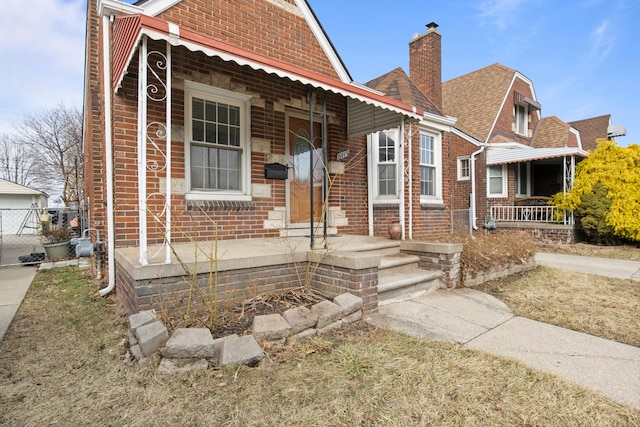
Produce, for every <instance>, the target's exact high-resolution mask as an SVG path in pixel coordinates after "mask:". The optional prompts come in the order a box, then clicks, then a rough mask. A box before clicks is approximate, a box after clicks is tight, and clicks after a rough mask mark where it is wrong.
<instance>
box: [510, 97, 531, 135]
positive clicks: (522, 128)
mask: <svg viewBox="0 0 640 427" xmlns="http://www.w3.org/2000/svg"><path fill="white" fill-rule="evenodd" d="M514 112H515V129H514V130H515V132H516V133H517V134H519V135H525V136H526V135H527V134H528V129H527V128H528V126H529V108H528V107H527V106H526V105H522V104H515V109H514Z"/></svg>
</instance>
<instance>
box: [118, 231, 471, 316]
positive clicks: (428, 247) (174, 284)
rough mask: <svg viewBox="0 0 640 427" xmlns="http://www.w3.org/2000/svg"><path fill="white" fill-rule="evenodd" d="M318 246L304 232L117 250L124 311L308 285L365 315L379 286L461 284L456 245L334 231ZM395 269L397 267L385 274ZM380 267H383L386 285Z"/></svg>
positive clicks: (232, 299) (225, 300) (222, 299)
mask: <svg viewBox="0 0 640 427" xmlns="http://www.w3.org/2000/svg"><path fill="white" fill-rule="evenodd" d="M318 246H320V248H317V249H313V250H312V249H311V248H310V247H309V238H308V237H281V238H264V239H242V240H221V241H202V242H193V243H176V244H172V245H171V247H170V251H171V259H170V262H169V263H166V262H165V259H164V255H163V254H164V252H165V248H163V246H162V245H158V246H153V247H149V250H150V252H149V258H148V259H149V261H150V262H149V264H148V265H142V264H140V262H139V261H138V259H139V257H138V253H139V248H137V247H129V248H119V249H116V257H115V258H116V259H115V264H116V290H117V295H118V298H119V299H120V301H121V302H122V303H123V305H124V307H125V308H126V310H127V311H128V312H129V313H136V312H138V311H141V310H147V309H156V310H158V311H161V312H174V313H175V312H176V311H180V310H183V309H184V308H185V307H186V306H187V304H192V305H193V306H196V305H198V304H206V303H210V302H212V301H213V300H214V299H215V300H216V301H218V302H219V303H221V304H224V303H234V302H240V301H243V300H246V299H248V298H252V297H254V296H256V295H260V294H264V293H272V292H286V291H288V290H292V289H296V288H300V287H303V286H306V287H309V288H310V289H312V290H314V291H316V292H318V293H320V294H322V295H324V296H326V297H335V296H337V295H340V294H342V293H345V292H350V293H352V294H354V295H356V296H359V297H361V298H362V299H363V303H364V310H365V312H373V311H375V310H376V309H377V307H378V302H379V291H382V287H386V288H387V289H390V288H393V289H392V290H393V291H394V296H397V295H398V294H402V293H403V292H404V291H403V290H402V289H400V287H404V286H407V292H413V291H416V290H418V291H424V290H425V289H426V288H427V285H426V284H425V283H426V282H427V281H429V282H430V284H429V285H428V287H429V288H430V287H431V286H437V287H441V286H446V287H452V286H456V285H457V284H458V281H459V272H460V252H461V251H462V245H460V244H453V243H431V242H419V241H397V240H390V239H387V238H380V237H369V236H356V235H336V236H330V237H328V238H327V239H326V245H325V241H322V242H321V240H320V239H318ZM154 254H158V255H157V256H154ZM154 260H156V262H155V263H154V262H153V261H154ZM413 264H415V268H413V267H412V265H413ZM399 267H401V268H402V270H399V271H401V272H399V273H397V274H388V273H389V272H391V271H392V270H391V269H392V268H399ZM407 267H411V268H412V270H408V269H407ZM382 269H385V271H387V273H386V274H385V278H384V281H385V285H384V286H383V285H382V281H383V279H382V277H381V275H379V273H381V272H382ZM410 271H413V272H410ZM416 272H417V274H416ZM394 276H395V277H394ZM379 279H380V281H379ZM398 279H402V280H400V281H398ZM393 280H396V283H395V284H393V283H390V281H393ZM379 285H380V289H379ZM409 287H412V288H411V289H409Z"/></svg>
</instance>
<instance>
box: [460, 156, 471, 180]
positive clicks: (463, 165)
mask: <svg viewBox="0 0 640 427" xmlns="http://www.w3.org/2000/svg"><path fill="white" fill-rule="evenodd" d="M469 179H471V158H470V157H469V156H465V157H458V181H468V180H469Z"/></svg>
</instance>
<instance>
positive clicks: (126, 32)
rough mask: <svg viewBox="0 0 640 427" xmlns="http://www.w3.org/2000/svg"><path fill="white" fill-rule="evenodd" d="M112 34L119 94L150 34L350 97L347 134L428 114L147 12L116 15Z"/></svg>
mask: <svg viewBox="0 0 640 427" xmlns="http://www.w3.org/2000/svg"><path fill="white" fill-rule="evenodd" d="M113 33H114V34H113V43H114V45H113V69H112V81H113V83H114V88H115V90H116V92H117V90H118V89H119V88H120V85H121V84H122V79H123V78H124V76H125V74H126V73H127V70H128V67H129V65H130V63H131V60H132V59H133V56H134V53H135V51H136V48H137V46H138V45H139V43H140V40H141V39H142V37H143V36H147V37H149V38H151V39H153V40H165V41H167V42H168V43H170V44H171V45H172V46H183V47H186V48H187V49H189V50H191V51H193V52H202V53H204V54H206V55H208V56H212V57H213V56H215V57H218V58H220V59H222V60H224V61H232V62H235V63H236V64H238V65H243V66H245V65H246V66H249V67H251V68H253V69H254V70H262V71H265V72H267V73H270V74H275V75H277V76H279V77H282V78H287V79H289V80H292V81H296V82H300V83H302V84H304V85H309V86H312V87H314V88H318V89H322V90H326V91H330V92H333V93H336V94H339V95H342V96H344V97H346V98H347V99H348V111H349V117H348V123H347V126H348V127H347V130H348V136H349V137H355V136H361V135H365V134H368V133H372V132H375V131H378V130H383V129H388V128H391V127H397V126H399V123H400V120H401V119H402V118H403V117H407V118H409V119H412V120H416V121H419V120H421V119H422V117H423V115H424V112H423V111H422V110H420V109H418V108H416V107H413V106H410V105H406V104H404V103H401V102H398V101H396V100H394V99H391V98H388V97H386V96H385V95H384V94H382V93H380V92H377V91H374V90H372V89H370V88H367V87H365V86H363V85H359V84H356V83H345V82H342V81H339V80H336V79H332V78H330V77H327V76H324V75H321V74H318V73H315V72H313V71H309V70H305V69H302V68H299V67H296V66H294V65H291V64H287V63H284V62H281V61H278V60H275V59H273V58H269V57H267V56H264V55H260V54H257V53H255V52H250V51H247V50H245V49H242V48H239V47H237V46H232V45H230V44H228V43H224V42H221V41H219V40H215V39H212V38H210V37H207V36H204V35H202V34H199V33H196V32H194V31H192V30H189V29H185V28H180V27H179V26H177V25H175V24H171V23H169V22H166V21H163V20H160V19H157V18H153V17H150V16H147V15H125V16H118V17H116V18H115V22H114V30H113Z"/></svg>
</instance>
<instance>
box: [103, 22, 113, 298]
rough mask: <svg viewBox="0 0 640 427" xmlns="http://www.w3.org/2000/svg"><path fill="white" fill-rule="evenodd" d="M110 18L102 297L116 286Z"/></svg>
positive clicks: (105, 40)
mask: <svg viewBox="0 0 640 427" xmlns="http://www.w3.org/2000/svg"><path fill="white" fill-rule="evenodd" d="M109 27H110V25H109V17H107V16H103V17H102V52H103V55H102V72H103V74H102V78H103V83H104V84H103V87H104V94H103V96H104V146H105V151H106V174H107V262H108V271H109V282H108V285H107V287H106V288H104V289H101V290H100V291H99V293H100V296H105V295H107V294H109V293H110V292H111V291H112V290H113V289H114V288H115V286H116V262H115V252H116V251H115V234H116V233H115V230H114V226H115V225H114V223H115V221H114V218H113V141H112V134H111V133H112V129H111V64H110V62H109V58H110V55H108V52H109V51H110V50H109V49H110V46H111V40H110V39H109Z"/></svg>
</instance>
